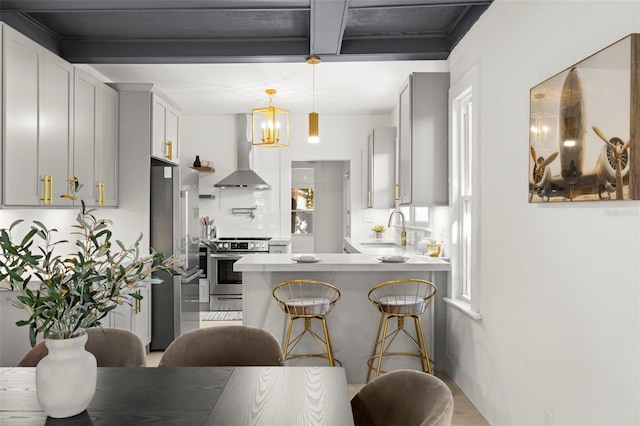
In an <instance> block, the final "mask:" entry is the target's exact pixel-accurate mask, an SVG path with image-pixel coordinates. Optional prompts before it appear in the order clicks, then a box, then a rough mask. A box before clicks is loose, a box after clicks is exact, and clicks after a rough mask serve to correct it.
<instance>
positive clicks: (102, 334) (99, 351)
mask: <svg viewBox="0 0 640 426" xmlns="http://www.w3.org/2000/svg"><path fill="white" fill-rule="evenodd" d="M87 334H88V339H87V344H86V345H85V349H86V350H87V351H89V352H91V353H92V354H93V355H94V356H95V357H96V361H98V367H146V365H147V352H146V350H145V348H144V343H143V342H142V339H140V337H139V336H138V335H137V334H136V333H134V332H133V331H130V330H126V329H124V328H109V327H104V328H103V327H93V328H89V329H87Z"/></svg>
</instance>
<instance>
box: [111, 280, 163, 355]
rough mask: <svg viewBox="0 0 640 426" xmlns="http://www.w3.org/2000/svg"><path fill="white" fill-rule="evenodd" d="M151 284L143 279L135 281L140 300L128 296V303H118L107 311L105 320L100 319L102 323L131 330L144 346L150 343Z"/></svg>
mask: <svg viewBox="0 0 640 426" xmlns="http://www.w3.org/2000/svg"><path fill="white" fill-rule="evenodd" d="M151 285H152V284H151V283H149V282H144V281H142V282H139V283H137V284H136V292H137V293H138V294H140V295H141V296H142V300H136V299H134V298H130V300H129V303H123V304H122V305H119V306H118V307H117V308H116V309H114V310H113V311H111V312H110V313H109V317H108V319H107V320H106V321H105V320H103V321H102V323H103V325H105V326H109V327H115V328H124V329H127V330H131V331H133V332H134V333H136V334H137V335H138V336H139V337H140V339H142V342H143V343H144V345H145V346H147V345H148V344H149V343H151Z"/></svg>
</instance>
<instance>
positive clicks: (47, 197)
mask: <svg viewBox="0 0 640 426" xmlns="http://www.w3.org/2000/svg"><path fill="white" fill-rule="evenodd" d="M40 180H41V181H42V197H43V198H41V199H40V201H42V204H51V203H52V201H53V189H52V187H53V176H49V175H44V176H43V177H42V179H40Z"/></svg>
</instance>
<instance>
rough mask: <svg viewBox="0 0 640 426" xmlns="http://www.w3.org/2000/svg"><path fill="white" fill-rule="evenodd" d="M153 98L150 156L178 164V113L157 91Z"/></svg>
mask: <svg viewBox="0 0 640 426" xmlns="http://www.w3.org/2000/svg"><path fill="white" fill-rule="evenodd" d="M152 99H153V131H152V138H151V156H152V157H155V158H159V159H161V160H164V161H168V162H170V163H173V164H180V157H179V152H180V151H179V143H180V142H179V140H178V135H179V131H180V115H179V113H178V110H177V109H176V108H174V107H173V106H171V104H170V103H169V102H167V101H166V100H165V99H163V98H162V96H160V95H159V94H158V93H154V94H153V96H152Z"/></svg>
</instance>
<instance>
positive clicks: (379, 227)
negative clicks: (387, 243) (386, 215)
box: [371, 225, 387, 232]
mask: <svg viewBox="0 0 640 426" xmlns="http://www.w3.org/2000/svg"><path fill="white" fill-rule="evenodd" d="M371 230H372V231H373V232H384V231H386V230H387V228H386V227H385V226H384V225H375V226H374V227H373V228H371Z"/></svg>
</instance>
